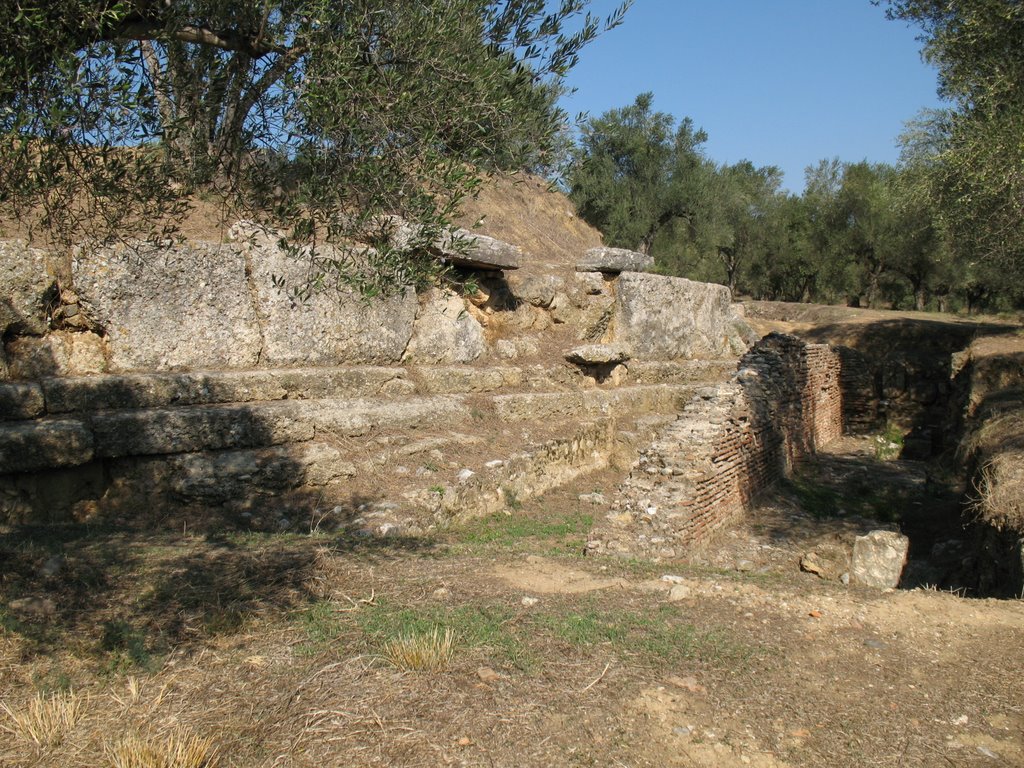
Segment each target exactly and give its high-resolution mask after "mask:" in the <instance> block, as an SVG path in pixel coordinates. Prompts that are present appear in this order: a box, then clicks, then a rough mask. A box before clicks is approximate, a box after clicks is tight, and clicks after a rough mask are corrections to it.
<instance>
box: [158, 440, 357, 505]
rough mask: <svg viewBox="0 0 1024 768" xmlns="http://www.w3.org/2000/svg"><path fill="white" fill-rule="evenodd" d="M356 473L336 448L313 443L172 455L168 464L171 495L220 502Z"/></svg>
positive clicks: (313, 483)
mask: <svg viewBox="0 0 1024 768" xmlns="http://www.w3.org/2000/svg"><path fill="white" fill-rule="evenodd" d="M355 472H356V468H355V466H354V465H353V464H352V463H351V462H349V461H346V460H345V459H344V457H343V456H342V454H341V452H340V451H339V450H338V449H337V448H335V447H333V446H330V445H326V444H324V443H315V442H309V443H299V444H293V445H278V446H273V447H271V448H260V449H255V450H237V451H218V452H217V453H214V454H209V453H189V454H183V455H182V456H179V457H175V458H174V459H172V460H171V462H170V463H169V466H168V474H169V475H170V478H171V483H170V487H171V489H172V490H173V492H174V493H175V495H177V496H178V497H180V498H183V499H186V500H189V501H202V502H205V503H220V504H223V503H227V502H231V501H235V500H237V499H242V498H245V497H246V496H248V495H249V494H251V493H252V492H253V489H254V488H258V489H259V490H260V491H262V492H280V491H285V490H288V489H290V488H296V487H301V486H304V485H305V486H324V485H327V484H329V483H332V482H336V481H337V480H339V479H341V478H344V477H351V476H352V475H354V474H355Z"/></svg>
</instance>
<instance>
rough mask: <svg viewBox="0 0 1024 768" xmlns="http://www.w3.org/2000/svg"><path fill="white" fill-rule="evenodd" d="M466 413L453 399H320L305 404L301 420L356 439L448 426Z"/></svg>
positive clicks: (322, 430) (317, 428) (461, 401)
mask: <svg viewBox="0 0 1024 768" xmlns="http://www.w3.org/2000/svg"><path fill="white" fill-rule="evenodd" d="M468 413H469V407H468V406H467V405H466V404H465V403H464V402H463V400H462V398H460V397H456V396H437V397H418V398H406V399H402V400H392V401H377V400H321V401H318V402H313V403H310V404H309V409H308V412H307V415H306V416H305V421H307V422H312V423H313V424H315V425H316V430H317V432H318V433H321V432H323V433H326V434H330V435H338V436H341V437H358V436H360V435H365V434H368V433H369V432H371V431H373V430H375V429H383V428H403V429H408V428H416V427H423V426H436V425H437V424H438V423H439V422H444V423H451V422H452V421H453V420H455V419H458V418H462V417H464V416H466V415H468Z"/></svg>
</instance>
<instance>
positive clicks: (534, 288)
mask: <svg viewBox="0 0 1024 768" xmlns="http://www.w3.org/2000/svg"><path fill="white" fill-rule="evenodd" d="M508 285H509V288H510V289H511V291H512V295H513V296H514V297H515V298H516V299H517V300H518V301H522V302H526V303H527V304H532V305H533V306H535V307H550V306H551V303H552V302H553V301H554V300H555V294H557V293H559V292H560V291H562V289H563V288H564V281H563V280H562V279H561V278H560V277H558V275H529V276H527V277H519V276H518V275H510V276H509V278H508Z"/></svg>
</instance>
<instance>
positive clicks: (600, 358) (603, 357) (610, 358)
mask: <svg viewBox="0 0 1024 768" xmlns="http://www.w3.org/2000/svg"><path fill="white" fill-rule="evenodd" d="M565 359H566V360H568V361H569V362H570V363H575V364H577V365H611V364H613V363H621V362H625V361H626V360H629V352H628V351H627V350H626V349H624V348H623V347H621V346H616V345H614V344H584V345H583V346H581V347H575V348H573V349H570V350H569V351H568V352H566V353H565Z"/></svg>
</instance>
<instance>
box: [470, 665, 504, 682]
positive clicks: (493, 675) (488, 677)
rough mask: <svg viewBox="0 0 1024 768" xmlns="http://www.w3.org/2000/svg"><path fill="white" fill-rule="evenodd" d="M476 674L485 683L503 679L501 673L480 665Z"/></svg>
mask: <svg viewBox="0 0 1024 768" xmlns="http://www.w3.org/2000/svg"><path fill="white" fill-rule="evenodd" d="M476 676H477V677H479V678H480V679H481V680H482V681H483V682H485V683H496V682H498V681H499V680H501V675H499V674H498V673H497V672H495V671H494V670H493V669H491V668H490V667H480V668H479V669H478V670H477V671H476Z"/></svg>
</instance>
